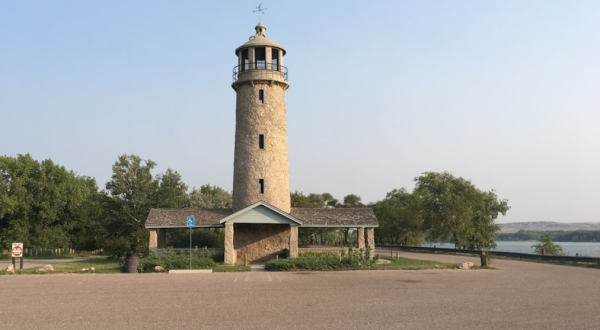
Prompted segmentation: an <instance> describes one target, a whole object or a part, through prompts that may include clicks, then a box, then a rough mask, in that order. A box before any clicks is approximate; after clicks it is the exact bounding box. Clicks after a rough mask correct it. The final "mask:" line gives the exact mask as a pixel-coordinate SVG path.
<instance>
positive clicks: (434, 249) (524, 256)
mask: <svg viewBox="0 0 600 330" xmlns="http://www.w3.org/2000/svg"><path fill="white" fill-rule="evenodd" d="M375 247H376V248H384V249H396V250H403V251H412V252H431V253H436V252H443V253H464V254H476V255H480V254H481V251H480V250H461V249H450V248H439V247H426V246H405V245H390V244H375ZM486 253H487V254H488V255H492V256H498V257H508V258H518V259H531V260H547V261H568V262H589V263H596V262H600V258H594V257H572V256H549V255H539V254H531V253H518V252H503V251H486Z"/></svg>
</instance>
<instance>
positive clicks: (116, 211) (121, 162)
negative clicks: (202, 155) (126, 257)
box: [106, 155, 159, 249]
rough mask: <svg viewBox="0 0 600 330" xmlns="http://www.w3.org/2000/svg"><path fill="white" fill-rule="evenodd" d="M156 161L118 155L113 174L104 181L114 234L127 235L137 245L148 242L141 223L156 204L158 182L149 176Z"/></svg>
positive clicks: (140, 246)
mask: <svg viewBox="0 0 600 330" xmlns="http://www.w3.org/2000/svg"><path fill="white" fill-rule="evenodd" d="M155 166H156V163H155V162H153V161H151V160H142V159H141V158H140V157H139V156H136V155H121V156H119V158H118V160H117V161H116V162H115V164H114V165H113V167H112V169H113V174H112V176H111V179H110V181H108V182H107V183H106V190H107V192H108V193H109V194H110V196H111V200H110V203H109V205H108V207H109V210H108V211H109V214H110V215H111V220H112V221H111V224H110V227H111V232H112V233H113V236H114V237H125V238H128V239H129V240H130V242H131V244H132V246H134V247H135V248H137V249H143V248H144V246H145V245H147V240H145V241H144V238H145V237H144V236H145V235H144V230H145V228H144V224H145V222H146V218H147V217H148V213H149V212H150V208H152V207H153V206H154V204H155V198H156V192H157V189H158V185H159V183H158V182H157V180H155V179H154V178H153V177H152V169H153V168H154V167H155Z"/></svg>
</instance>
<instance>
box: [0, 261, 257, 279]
mask: <svg viewBox="0 0 600 330" xmlns="http://www.w3.org/2000/svg"><path fill="white" fill-rule="evenodd" d="M121 264H122V261H120V260H117V259H110V258H107V257H95V258H90V259H88V260H83V261H73V262H64V263H60V264H56V265H53V266H52V267H54V271H51V272H40V271H38V269H40V268H41V267H34V268H27V269H17V270H15V273H14V275H45V274H114V273H121ZM17 267H18V266H17ZM91 267H94V268H95V270H94V271H93V272H91V271H81V269H83V268H91ZM249 271H250V266H227V265H222V264H219V265H216V266H215V267H213V272H217V273H223V272H249ZM0 275H12V274H9V273H7V272H6V271H4V270H0Z"/></svg>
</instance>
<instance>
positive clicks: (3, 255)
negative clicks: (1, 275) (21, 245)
mask: <svg viewBox="0 0 600 330" xmlns="http://www.w3.org/2000/svg"><path fill="white" fill-rule="evenodd" d="M0 260H10V254H9V253H1V252H0Z"/></svg>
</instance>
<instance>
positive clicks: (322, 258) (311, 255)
mask: <svg viewBox="0 0 600 330" xmlns="http://www.w3.org/2000/svg"><path fill="white" fill-rule="evenodd" d="M363 252H364V253H363ZM369 255H370V249H367V250H366V251H365V250H362V249H361V250H359V251H353V250H352V248H350V249H349V250H348V255H346V251H345V250H342V251H341V252H340V255H337V254H335V253H332V252H304V253H301V254H300V255H299V257H298V258H295V259H277V260H270V261H269V262H267V264H266V265H265V269H266V270H276V271H285V270H344V269H365V268H370V267H371V265H373V264H374V263H375V262H376V261H377V259H376V258H374V259H369ZM376 257H377V256H376Z"/></svg>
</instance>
